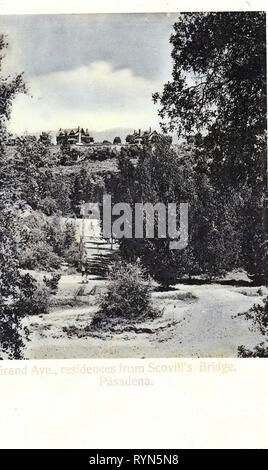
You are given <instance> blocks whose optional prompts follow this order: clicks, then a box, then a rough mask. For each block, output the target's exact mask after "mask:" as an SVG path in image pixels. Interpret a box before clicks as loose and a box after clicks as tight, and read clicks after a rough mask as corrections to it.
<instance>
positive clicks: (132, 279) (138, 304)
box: [91, 263, 160, 328]
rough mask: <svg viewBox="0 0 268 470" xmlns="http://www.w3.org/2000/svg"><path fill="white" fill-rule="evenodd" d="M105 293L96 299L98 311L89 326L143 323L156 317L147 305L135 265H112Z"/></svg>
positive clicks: (148, 296) (140, 273)
mask: <svg viewBox="0 0 268 470" xmlns="http://www.w3.org/2000/svg"><path fill="white" fill-rule="evenodd" d="M108 281H109V282H108V288H107V291H106V292H105V293H104V294H102V295H101V296H100V301H99V311H98V313H97V314H96V315H95V317H94V319H93V321H92V324H91V326H92V327H93V328H98V327H99V326H101V325H102V326H103V325H105V324H107V323H108V324H112V323H113V320H114V321H115V322H118V321H119V322H124V321H125V322H128V323H129V322H131V321H133V320H135V321H143V320H145V319H146V318H155V317H156V316H158V315H159V314H160V312H159V311H158V310H156V309H155V308H154V307H153V306H152V303H151V294H150V292H149V290H148V286H147V285H146V283H145V281H144V271H143V270H142V268H141V266H140V265H138V264H123V263H116V264H114V266H113V268H112V269H111V272H110V275H109V278H108Z"/></svg>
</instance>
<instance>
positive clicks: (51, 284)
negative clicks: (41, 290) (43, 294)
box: [43, 274, 61, 294]
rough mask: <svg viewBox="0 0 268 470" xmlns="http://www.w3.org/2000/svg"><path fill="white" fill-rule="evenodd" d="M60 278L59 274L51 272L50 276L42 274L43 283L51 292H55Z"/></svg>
mask: <svg viewBox="0 0 268 470" xmlns="http://www.w3.org/2000/svg"><path fill="white" fill-rule="evenodd" d="M60 278H61V275H60V274H52V276H51V277H50V278H48V277H46V276H44V278H43V281H44V284H45V285H46V286H47V287H48V288H49V289H50V290H51V291H52V294H56V292H57V289H58V285H59V281H60Z"/></svg>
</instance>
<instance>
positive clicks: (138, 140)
mask: <svg viewBox="0 0 268 470" xmlns="http://www.w3.org/2000/svg"><path fill="white" fill-rule="evenodd" d="M158 138H159V134H158V132H156V131H152V129H151V127H150V128H149V130H148V131H144V132H141V129H139V130H138V132H136V131H135V130H134V132H133V134H132V135H129V136H127V138H126V141H127V142H128V143H131V144H136V145H144V144H154V143H155V142H157V140H158Z"/></svg>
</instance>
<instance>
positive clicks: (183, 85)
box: [154, 12, 266, 186]
mask: <svg viewBox="0 0 268 470" xmlns="http://www.w3.org/2000/svg"><path fill="white" fill-rule="evenodd" d="M265 35H266V28H265V13H264V12H217V13H183V14H181V15H180V17H179V21H178V22H177V23H175V24H174V33H173V35H172V36H171V38H170V42H171V44H172V46H173V50H172V58H173V61H174V66H173V74H172V76H173V80H172V81H171V82H168V83H167V84H166V85H165V86H164V90H163V93H162V94H161V95H160V94H159V93H155V94H154V100H155V102H157V101H159V102H160V104H161V108H160V111H159V114H160V116H161V118H163V119H164V118H167V122H163V124H162V125H163V128H164V129H168V128H169V129H172V130H173V129H176V130H177V131H178V133H179V135H181V136H186V138H192V136H193V135H196V139H197V138H198V139H199V145H198V146H199V150H200V152H201V153H203V154H205V155H206V158H207V159H210V165H209V168H210V171H211V173H212V175H213V176H214V177H215V178H216V179H217V181H218V184H220V183H221V184H224V185H228V186H229V185H230V184H232V185H234V186H237V185H238V184H241V182H245V181H248V182H249V183H252V184H255V183H256V179H258V180H259V179H260V178H262V177H263V175H264V167H265V164H266V158H265V151H266V137H265V132H266V36H265ZM198 132H199V134H198V135H197V133H198Z"/></svg>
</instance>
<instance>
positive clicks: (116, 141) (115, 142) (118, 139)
mask: <svg viewBox="0 0 268 470" xmlns="http://www.w3.org/2000/svg"><path fill="white" fill-rule="evenodd" d="M113 143H114V144H121V139H120V137H115V138H114V142H113Z"/></svg>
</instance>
